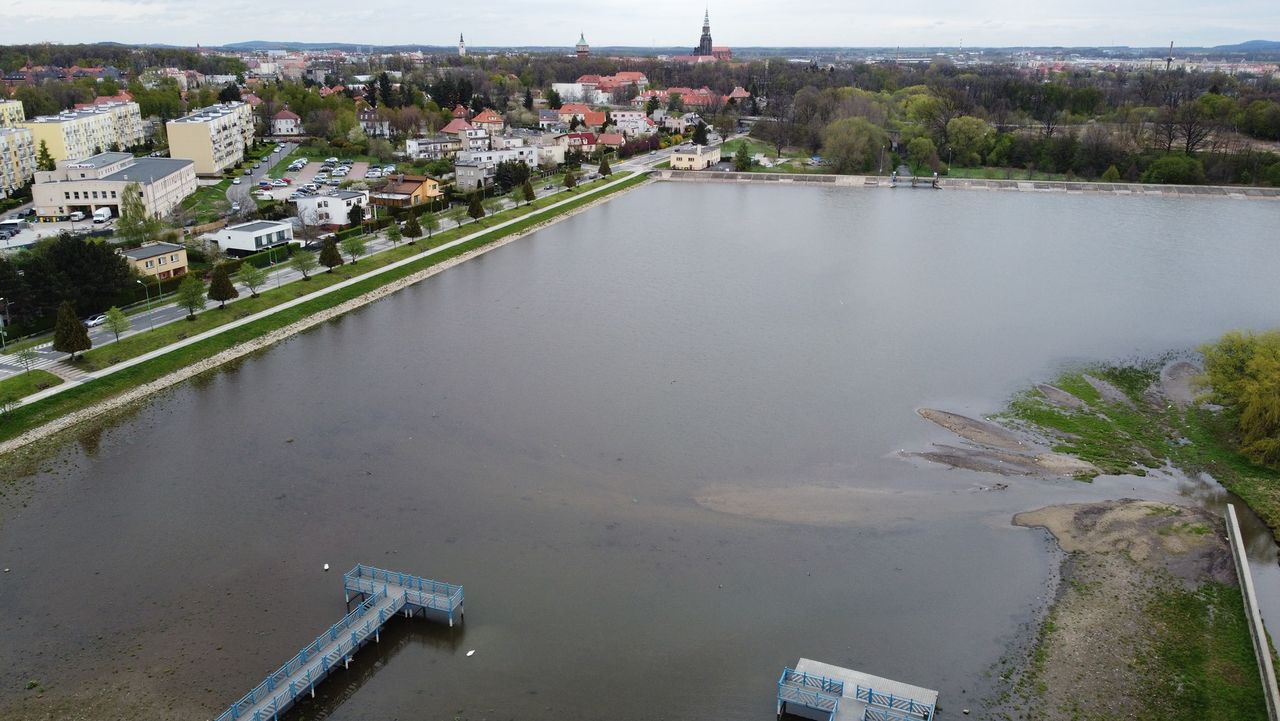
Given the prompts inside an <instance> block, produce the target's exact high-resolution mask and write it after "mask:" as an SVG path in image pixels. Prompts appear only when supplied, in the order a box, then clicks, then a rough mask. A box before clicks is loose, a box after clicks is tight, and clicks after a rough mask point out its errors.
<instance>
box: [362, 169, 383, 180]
mask: <svg viewBox="0 0 1280 721" xmlns="http://www.w3.org/2000/svg"><path fill="white" fill-rule="evenodd" d="M364 177H366V178H381V177H382V171H381V170H370V171H369V172H367V173H365V174H364Z"/></svg>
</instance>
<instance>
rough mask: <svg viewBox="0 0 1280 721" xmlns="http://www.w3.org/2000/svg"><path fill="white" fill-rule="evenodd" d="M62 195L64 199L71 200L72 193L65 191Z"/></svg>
mask: <svg viewBox="0 0 1280 721" xmlns="http://www.w3.org/2000/svg"><path fill="white" fill-rule="evenodd" d="M62 197H63V199H64V200H71V193H63V194H62Z"/></svg>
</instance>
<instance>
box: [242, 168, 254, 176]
mask: <svg viewBox="0 0 1280 721" xmlns="http://www.w3.org/2000/svg"><path fill="white" fill-rule="evenodd" d="M244 174H245V175H253V168H245V169H244Z"/></svg>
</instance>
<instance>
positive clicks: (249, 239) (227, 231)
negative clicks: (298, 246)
mask: <svg viewBox="0 0 1280 721" xmlns="http://www.w3.org/2000/svg"><path fill="white" fill-rule="evenodd" d="M213 239H214V240H215V241H216V242H217V243H218V248H219V249H221V250H222V252H223V253H226V254H227V255H233V256H244V255H250V254H252V253H257V252H259V251H263V250H266V249H267V248H271V247H274V246H278V245H285V244H287V243H291V242H293V226H292V225H290V224H289V223H282V222H279V221H274V220H254V221H251V222H248V223H241V224H239V225H229V226H227V227H225V228H223V229H222V230H220V231H218V233H217V234H216V235H214V236H213Z"/></svg>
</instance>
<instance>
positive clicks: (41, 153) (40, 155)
mask: <svg viewBox="0 0 1280 721" xmlns="http://www.w3.org/2000/svg"><path fill="white" fill-rule="evenodd" d="M57 167H58V164H57V163H55V162H54V160H53V156H52V155H50V154H49V145H48V143H45V142H44V141H43V140H41V141H40V149H39V150H37V151H36V170H55V169H56V168H57Z"/></svg>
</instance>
